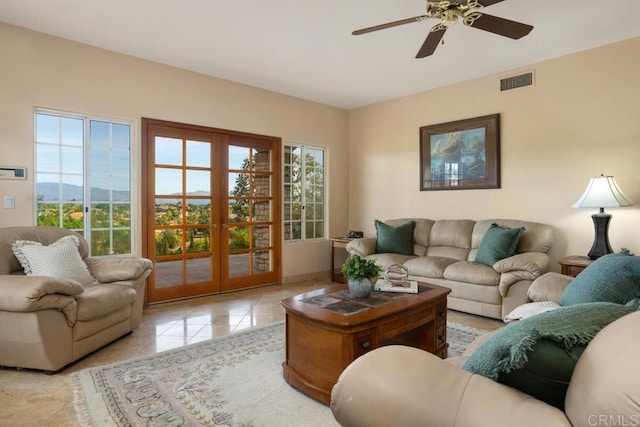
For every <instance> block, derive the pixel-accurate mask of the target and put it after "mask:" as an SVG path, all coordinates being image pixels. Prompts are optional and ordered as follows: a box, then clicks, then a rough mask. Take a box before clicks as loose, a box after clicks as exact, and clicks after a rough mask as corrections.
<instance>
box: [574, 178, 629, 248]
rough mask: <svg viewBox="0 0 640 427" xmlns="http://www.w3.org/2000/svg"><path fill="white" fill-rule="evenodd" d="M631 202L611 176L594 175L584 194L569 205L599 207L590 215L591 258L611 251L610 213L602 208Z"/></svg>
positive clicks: (626, 204) (625, 204) (616, 206)
mask: <svg viewBox="0 0 640 427" xmlns="http://www.w3.org/2000/svg"><path fill="white" fill-rule="evenodd" d="M631 205H633V202H632V201H631V199H629V198H628V197H627V196H625V194H624V193H623V192H622V190H621V189H620V187H619V186H618V183H617V182H616V180H615V179H614V178H613V177H612V176H604V175H600V176H596V177H593V178H591V180H590V181H589V184H588V185H587V189H586V190H585V191H584V194H583V195H582V196H581V197H580V198H579V199H578V200H577V201H576V202H575V203H574V204H573V205H572V206H571V207H572V208H599V209H600V211H599V212H598V213H595V214H593V215H591V218H593V226H594V228H595V231H596V237H595V240H594V241H593V246H591V250H590V251H589V253H588V255H589V258H591V259H596V258H599V257H601V256H603V255H606V254H610V253H612V252H613V250H612V249H611V245H610V244H609V221H611V215H610V214H608V213H606V212H605V211H604V208H618V207H621V206H631Z"/></svg>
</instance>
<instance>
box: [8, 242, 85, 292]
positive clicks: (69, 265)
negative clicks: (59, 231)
mask: <svg viewBox="0 0 640 427" xmlns="http://www.w3.org/2000/svg"><path fill="white" fill-rule="evenodd" d="M79 246H80V240H78V237H77V236H73V235H69V236H64V237H62V238H61V239H58V240H57V241H56V242H54V243H52V244H50V245H49V246H43V245H42V243H40V242H33V241H30V240H18V241H16V242H14V243H13V245H12V246H11V249H12V250H13V253H14V255H15V256H16V258H17V259H18V261H19V262H20V264H21V265H22V268H23V269H24V272H25V274H26V275H27V276H47V277H55V278H58V279H70V280H75V281H76V282H79V283H80V284H81V285H83V286H88V285H92V284H95V283H97V281H96V279H94V278H93V277H92V276H91V274H90V273H89V269H88V268H87V265H86V264H85V263H84V261H83V260H82V257H81V256H80V252H78V247H79Z"/></svg>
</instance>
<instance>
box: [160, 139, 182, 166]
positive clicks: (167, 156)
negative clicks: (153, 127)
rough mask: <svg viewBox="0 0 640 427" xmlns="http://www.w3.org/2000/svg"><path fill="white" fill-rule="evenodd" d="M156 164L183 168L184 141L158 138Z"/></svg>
mask: <svg viewBox="0 0 640 427" xmlns="http://www.w3.org/2000/svg"><path fill="white" fill-rule="evenodd" d="M155 151H156V163H157V164H162V165H176V166H182V140H181V139H177V138H166V137H163V136H157V137H156V139H155Z"/></svg>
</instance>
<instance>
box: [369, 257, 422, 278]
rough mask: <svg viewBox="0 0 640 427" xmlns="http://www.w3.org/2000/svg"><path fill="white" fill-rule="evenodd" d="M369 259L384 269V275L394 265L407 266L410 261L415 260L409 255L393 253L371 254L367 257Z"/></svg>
mask: <svg viewBox="0 0 640 427" xmlns="http://www.w3.org/2000/svg"><path fill="white" fill-rule="evenodd" d="M366 258H367V259H372V260H374V261H375V262H376V264H378V265H379V266H380V268H381V269H382V273H383V274H384V272H385V270H386V269H387V268H389V267H391V266H392V265H394V264H400V265H403V264H405V263H406V262H407V261H408V260H410V259H412V258H415V257H414V256H409V255H400V254H393V253H386V254H371V255H368V256H367V257H366Z"/></svg>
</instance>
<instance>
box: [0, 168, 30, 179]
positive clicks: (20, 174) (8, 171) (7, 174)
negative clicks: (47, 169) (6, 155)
mask: <svg viewBox="0 0 640 427" xmlns="http://www.w3.org/2000/svg"><path fill="white" fill-rule="evenodd" d="M0 179H27V168H17V167H10V166H0Z"/></svg>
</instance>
